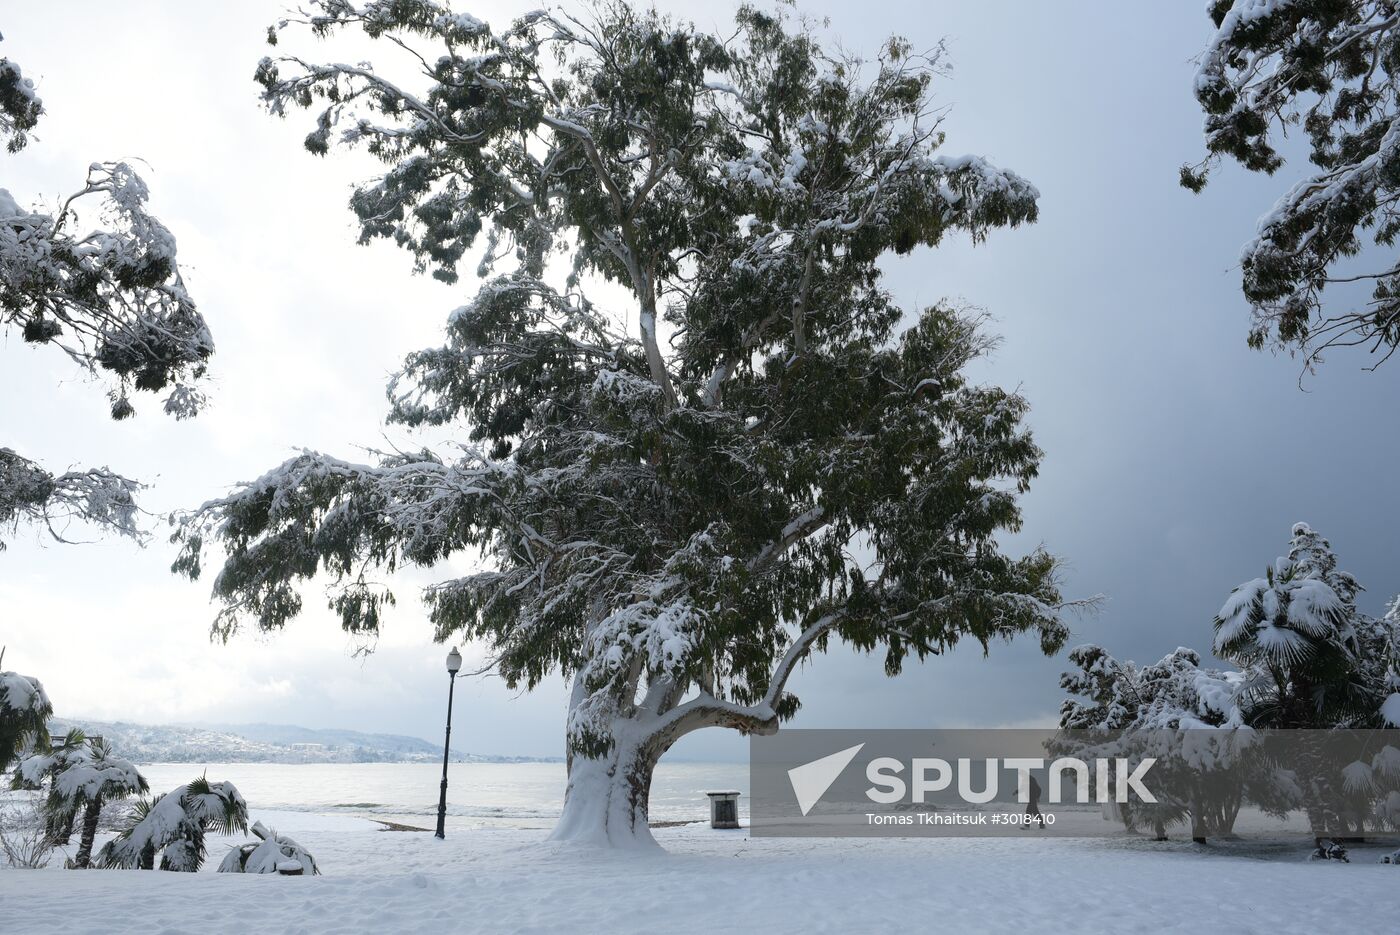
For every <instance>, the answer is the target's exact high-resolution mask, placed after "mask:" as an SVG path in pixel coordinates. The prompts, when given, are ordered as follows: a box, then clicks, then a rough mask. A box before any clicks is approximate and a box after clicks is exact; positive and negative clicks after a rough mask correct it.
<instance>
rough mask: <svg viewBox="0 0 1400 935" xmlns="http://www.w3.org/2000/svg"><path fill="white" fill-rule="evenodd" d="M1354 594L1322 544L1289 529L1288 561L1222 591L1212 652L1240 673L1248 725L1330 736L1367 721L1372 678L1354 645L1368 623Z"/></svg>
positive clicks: (1371, 713)
mask: <svg viewBox="0 0 1400 935" xmlns="http://www.w3.org/2000/svg"><path fill="white" fill-rule="evenodd" d="M1360 590H1361V586H1360V585H1359V584H1358V583H1357V581H1356V579H1355V578H1354V577H1352V576H1351V575H1350V574H1347V573H1346V572H1344V571H1338V570H1337V559H1336V556H1335V555H1334V554H1333V553H1332V550H1331V547H1330V546H1329V544H1328V542H1327V540H1326V539H1323V538H1322V537H1321V536H1319V535H1318V534H1317V533H1316V532H1314V531H1313V530H1312V529H1311V528H1310V527H1309V526H1308V525H1307V524H1306V523H1298V524H1297V525H1295V526H1294V527H1293V539H1292V543H1291V545H1290V548H1289V553H1288V555H1286V556H1283V557H1280V558H1279V559H1277V560H1276V561H1275V562H1274V564H1273V566H1272V567H1271V568H1269V569H1268V570H1267V571H1266V573H1265V576H1264V577H1262V578H1255V579H1254V580H1252V581H1247V582H1245V583H1244V584H1242V585H1240V586H1239V587H1237V588H1235V590H1234V591H1233V592H1231V594H1230V597H1229V599H1228V600H1226V602H1225V604H1224V606H1223V607H1221V608H1220V612H1219V613H1218V614H1216V616H1215V644H1214V650H1215V653H1216V655H1218V656H1220V657H1221V658H1224V659H1228V660H1230V661H1231V662H1234V663H1236V664H1237V665H1239V666H1240V668H1241V669H1242V670H1243V671H1244V673H1245V677H1246V680H1245V702H1246V709H1247V714H1248V719H1249V722H1250V723H1251V724H1252V725H1254V726H1257V727H1277V728H1294V729H1306V728H1315V729H1330V728H1333V727H1343V726H1364V724H1365V722H1367V721H1368V720H1371V719H1373V718H1374V717H1375V715H1376V705H1375V698H1376V693H1377V691H1378V690H1379V686H1378V685H1376V684H1372V683H1373V682H1375V681H1376V679H1375V675H1377V674H1378V673H1374V672H1372V671H1371V670H1372V669H1374V668H1375V667H1374V666H1372V665H1368V664H1367V663H1368V661H1369V660H1367V658H1366V657H1367V655H1368V653H1367V652H1365V647H1364V646H1363V642H1364V640H1363V637H1364V635H1365V633H1366V631H1367V629H1368V627H1369V625H1371V624H1373V623H1375V621H1373V620H1370V619H1369V618H1366V617H1365V615H1363V614H1360V613H1359V612H1358V611H1357V609H1356V594H1357V592H1359V591H1360Z"/></svg>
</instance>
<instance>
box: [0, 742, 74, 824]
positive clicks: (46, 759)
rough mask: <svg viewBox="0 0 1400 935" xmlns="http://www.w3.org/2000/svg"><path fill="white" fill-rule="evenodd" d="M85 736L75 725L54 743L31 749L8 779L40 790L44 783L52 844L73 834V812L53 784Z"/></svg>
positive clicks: (46, 821)
mask: <svg viewBox="0 0 1400 935" xmlns="http://www.w3.org/2000/svg"><path fill="white" fill-rule="evenodd" d="M86 748H87V736H86V735H85V734H84V733H83V732H82V730H80V729H79V728H76V727H71V728H69V729H68V733H67V734H65V735H64V736H63V739H62V740H60V741H59V742H58V743H52V742H50V743H49V744H48V745H47V749H45V750H44V751H42V752H36V753H32V754H30V755H29V756H27V757H25V758H24V759H23V760H21V761H20V763H19V766H18V768H17V769H16V770H15V775H14V778H13V779H12V780H11V782H10V787H11V788H13V789H31V790H35V791H39V790H43V789H44V788H45V787H46V786H47V789H48V792H49V796H48V797H47V798H46V799H45V800H44V827H45V831H46V833H47V834H48V837H49V840H50V841H52V842H53V843H54V844H55V845H58V844H67V843H68V842H69V840H71V839H72V837H73V823H74V821H75V819H76V817H77V813H76V812H75V811H73V810H71V809H68V808H67V807H66V806H64V804H63V800H62V798H61V797H60V796H55V795H54V784H55V782H56V781H57V776H58V774H59V773H61V772H63V771H64V770H66V769H67V768H68V767H69V766H71V765H72V764H73V763H75V762H77V760H78V759H80V758H81V757H82V756H83V755H84V751H85V750H86Z"/></svg>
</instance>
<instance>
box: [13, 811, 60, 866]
mask: <svg viewBox="0 0 1400 935" xmlns="http://www.w3.org/2000/svg"><path fill="white" fill-rule="evenodd" d="M56 846H57V842H56V841H55V840H54V838H53V835H51V834H50V833H49V823H48V820H47V818H46V816H45V813H44V799H43V796H42V795H40V794H39V793H37V792H33V793H30V794H28V795H25V796H21V797H18V798H10V799H7V800H4V801H0V853H2V854H3V855H4V857H5V862H6V863H7V864H9V865H10V866H11V867H15V868H18V869H22V870H35V869H38V868H39V867H42V866H44V865H45V864H47V863H48V861H49V855H50V854H51V853H52V852H53V849H54V847H56Z"/></svg>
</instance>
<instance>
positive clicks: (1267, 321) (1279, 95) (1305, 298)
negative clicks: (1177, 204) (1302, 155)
mask: <svg viewBox="0 0 1400 935" xmlns="http://www.w3.org/2000/svg"><path fill="white" fill-rule="evenodd" d="M1209 14H1210V16H1211V19H1212V21H1213V22H1214V23H1215V26H1216V29H1217V32H1216V35H1215V37H1214V39H1213V40H1212V41H1211V43H1210V45H1209V46H1208V48H1207V49H1206V51H1205V52H1204V53H1203V54H1202V57H1201V63H1200V70H1199V71H1198V73H1197V77H1196V85H1195V90H1196V98H1197V100H1198V101H1199V102H1200V104H1201V107H1202V109H1203V110H1204V111H1205V113H1206V120H1205V134H1206V148H1207V150H1208V155H1207V157H1206V159H1205V160H1204V161H1203V162H1202V163H1201V164H1199V165H1197V166H1187V167H1184V168H1183V169H1182V171H1181V184H1182V185H1183V186H1185V187H1186V188H1188V189H1191V190H1192V191H1197V192H1199V191H1200V190H1201V189H1202V188H1203V187H1204V185H1205V184H1206V180H1207V178H1208V176H1209V173H1210V170H1211V169H1212V167H1213V166H1214V164H1215V163H1216V162H1217V161H1218V160H1220V159H1222V158H1229V159H1233V160H1234V161H1236V162H1238V163H1239V164H1240V165H1242V166H1243V167H1245V168H1246V169H1249V170H1251V171H1256V172H1264V173H1269V174H1272V173H1274V172H1276V171H1277V170H1278V169H1279V168H1280V167H1281V166H1282V165H1283V155H1282V153H1281V152H1280V151H1279V149H1278V148H1277V145H1276V144H1277V139H1278V137H1279V136H1282V135H1284V134H1286V133H1287V132H1288V131H1289V130H1291V129H1294V128H1300V129H1301V130H1302V133H1303V135H1304V136H1305V137H1306V139H1307V141H1308V144H1309V153H1308V155H1309V159H1310V160H1311V162H1312V163H1313V165H1314V166H1315V171H1313V172H1312V174H1311V175H1310V176H1308V177H1306V178H1305V179H1303V180H1302V181H1300V182H1299V183H1298V184H1296V185H1294V186H1293V187H1292V188H1291V189H1290V190H1289V191H1288V192H1287V193H1286V194H1285V195H1284V196H1283V197H1282V198H1281V199H1280V200H1279V202H1278V204H1277V205H1276V206H1275V207H1274V208H1273V210H1272V211H1270V213H1269V214H1268V215H1266V216H1265V217H1264V218H1263V219H1261V221H1260V224H1259V232H1258V235H1257V236H1256V238H1255V239H1254V241H1252V242H1251V243H1250V244H1249V245H1248V246H1247V247H1246V249H1245V252H1244V257H1243V261H1242V267H1243V290H1244V295H1245V297H1246V299H1248V301H1249V303H1250V305H1251V306H1252V308H1253V311H1254V323H1253V327H1252V328H1251V330H1250V333H1249V343H1250V345H1251V346H1252V347H1255V348H1259V347H1264V346H1267V345H1276V346H1280V347H1283V348H1286V349H1288V350H1290V351H1301V352H1303V353H1304V354H1305V359H1306V361H1307V364H1308V365H1309V366H1311V365H1312V364H1314V363H1316V362H1317V361H1319V360H1321V357H1322V354H1323V353H1324V352H1325V351H1326V350H1327V349H1329V348H1332V347H1349V346H1356V345H1363V346H1369V348H1370V350H1371V351H1372V352H1373V353H1376V354H1379V355H1381V356H1380V359H1381V360H1384V359H1387V358H1389V356H1390V355H1391V354H1392V353H1393V352H1394V350H1395V348H1396V347H1397V346H1398V345H1400V302H1397V291H1398V290H1397V287H1398V285H1400V280H1397V275H1400V271H1398V270H1397V266H1396V264H1395V262H1394V261H1393V260H1390V261H1382V264H1383V265H1380V268H1379V269H1376V268H1375V267H1372V268H1371V269H1370V270H1366V271H1360V272H1357V271H1355V270H1353V269H1352V268H1351V267H1352V264H1350V263H1347V262H1346V261H1347V259H1348V258H1350V257H1353V256H1356V255H1357V254H1359V253H1361V252H1362V251H1363V250H1364V249H1365V244H1364V241H1363V234H1365V235H1369V238H1370V240H1371V241H1372V242H1373V243H1375V244H1377V245H1379V246H1381V247H1384V248H1389V247H1393V246H1394V243H1395V239H1396V235H1397V233H1400V214H1397V211H1396V206H1397V197H1398V196H1400V136H1397V135H1396V133H1395V132H1394V129H1393V127H1394V123H1395V120H1396V118H1397V116H1400V96H1398V95H1397V88H1400V81H1397V78H1400V20H1397V18H1396V16H1395V11H1394V5H1393V4H1392V3H1390V2H1389V0H1290V2H1274V3H1258V2H1253V0H1250V2H1245V0H1234V2H1231V0H1218V2H1215V3H1213V4H1212V5H1211V7H1210V10H1209ZM1344 264H1345V266H1344ZM1353 282H1360V283H1368V284H1370V286H1371V301H1370V302H1366V303H1362V304H1360V307H1356V308H1345V307H1344V308H1342V309H1336V308H1333V307H1330V306H1329V304H1327V303H1324V296H1323V293H1324V290H1325V289H1326V288H1327V287H1328V286H1329V285H1332V284H1340V283H1353Z"/></svg>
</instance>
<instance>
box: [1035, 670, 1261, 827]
mask: <svg viewBox="0 0 1400 935" xmlns="http://www.w3.org/2000/svg"><path fill="white" fill-rule="evenodd" d="M1069 658H1070V661H1071V662H1072V663H1074V664H1075V666H1077V667H1078V671H1073V672H1066V673H1064V675H1062V676H1061V678H1060V687H1061V688H1063V689H1065V691H1067V692H1069V693H1070V694H1071V696H1077V697H1070V698H1068V699H1066V700H1065V701H1064V702H1063V704H1062V705H1061V708H1060V727H1061V728H1062V729H1063V730H1064V731H1065V732H1064V733H1062V734H1060V735H1058V736H1057V737H1056V739H1055V740H1054V741H1053V742H1052V743H1051V745H1050V746H1051V750H1052V752H1054V753H1055V754H1056V755H1075V756H1081V757H1083V756H1090V757H1098V756H1102V757H1120V756H1126V757H1130V758H1132V759H1134V760H1136V759H1139V758H1142V757H1152V758H1154V759H1155V760H1156V761H1157V763H1156V765H1155V766H1154V767H1153V775H1154V778H1155V779H1156V780H1157V781H1158V782H1159V783H1160V786H1159V787H1157V789H1156V790H1155V791H1156V792H1157V798H1158V801H1157V802H1155V803H1152V802H1144V801H1137V800H1134V801H1132V802H1128V803H1120V804H1118V808H1117V812H1118V816H1119V818H1120V819H1121V820H1122V821H1123V823H1124V825H1125V826H1126V827H1127V828H1128V829H1129V830H1133V829H1135V828H1138V827H1150V828H1152V829H1153V831H1154V833H1155V834H1156V836H1157V837H1158V838H1165V837H1166V829H1167V828H1169V827H1171V826H1174V825H1177V824H1181V823H1183V822H1186V821H1189V822H1190V824H1191V832H1192V837H1193V838H1196V839H1198V840H1202V839H1204V838H1206V837H1207V836H1217V835H1228V834H1230V833H1231V832H1232V829H1233V827H1234V821H1235V817H1236V815H1237V814H1238V812H1239V808H1240V804H1241V802H1242V800H1243V797H1244V794H1245V789H1246V787H1247V786H1248V785H1249V784H1251V782H1252V781H1254V780H1255V777H1256V774H1257V773H1258V771H1259V769H1260V767H1259V764H1258V762H1257V760H1256V758H1255V757H1254V756H1253V754H1252V750H1251V748H1252V746H1253V732H1252V731H1250V730H1249V729H1248V728H1247V727H1246V726H1245V724H1244V719H1243V716H1242V714H1241V711H1240V708H1239V696H1240V688H1241V680H1240V677H1239V674H1238V673H1236V672H1228V671H1221V670H1217V669H1207V668H1202V667H1201V664H1200V663H1201V658H1200V655H1199V654H1198V653H1197V652H1195V651H1194V650H1191V649H1186V648H1178V649H1177V650H1175V651H1174V652H1172V653H1170V654H1168V655H1167V656H1164V657H1163V658H1162V659H1161V660H1159V661H1158V662H1155V663H1153V664H1151V665H1148V666H1141V667H1139V666H1138V665H1136V664H1135V663H1133V662H1132V661H1130V660H1118V659H1115V658H1114V657H1113V656H1111V655H1110V654H1109V653H1107V652H1106V651H1104V650H1103V649H1102V648H1100V647H1098V646H1092V645H1086V646H1080V647H1077V648H1075V649H1074V650H1072V651H1071V652H1070V654H1069ZM1096 781H1097V780H1096V779H1091V782H1096Z"/></svg>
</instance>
